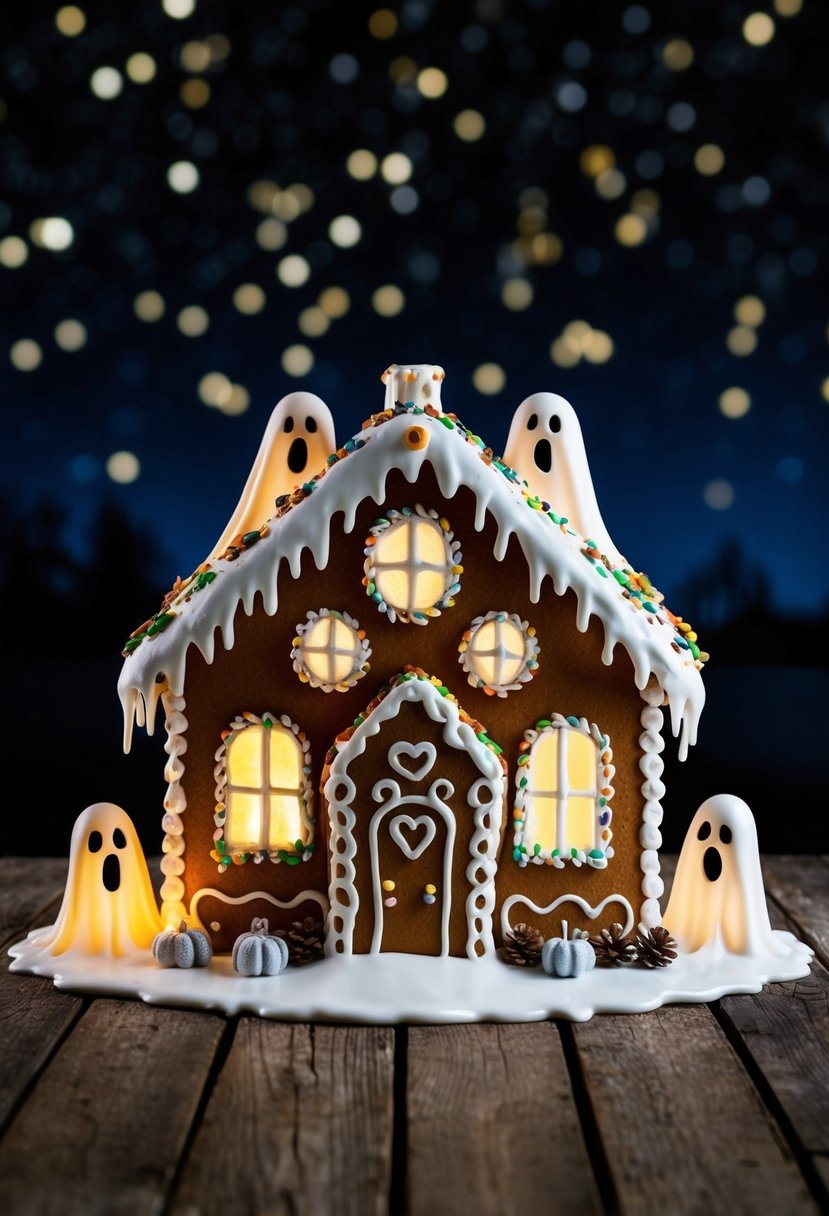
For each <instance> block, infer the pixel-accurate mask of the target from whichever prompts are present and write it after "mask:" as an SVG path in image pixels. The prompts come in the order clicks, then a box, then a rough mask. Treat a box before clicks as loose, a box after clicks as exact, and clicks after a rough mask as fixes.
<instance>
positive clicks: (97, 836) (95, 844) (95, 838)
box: [86, 832, 104, 853]
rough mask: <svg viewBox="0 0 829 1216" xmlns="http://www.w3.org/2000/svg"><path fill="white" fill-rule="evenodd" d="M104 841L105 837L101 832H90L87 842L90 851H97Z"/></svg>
mask: <svg viewBox="0 0 829 1216" xmlns="http://www.w3.org/2000/svg"><path fill="white" fill-rule="evenodd" d="M103 843H104V838H103V836H102V835H101V833H100V832H90V833H89V840H88V841H87V842H86V847H87V848H88V849H89V851H90V853H97V852H98V850H99V849H100V847H101V845H102V844H103Z"/></svg>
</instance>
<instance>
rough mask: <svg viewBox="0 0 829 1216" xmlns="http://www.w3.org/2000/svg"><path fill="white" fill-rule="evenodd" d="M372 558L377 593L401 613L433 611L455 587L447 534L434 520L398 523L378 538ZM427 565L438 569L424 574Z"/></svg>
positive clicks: (414, 520)
mask: <svg viewBox="0 0 829 1216" xmlns="http://www.w3.org/2000/svg"><path fill="white" fill-rule="evenodd" d="M372 558H373V562H374V568H375V583H376V586H377V590H378V591H379V592H380V594H381V595H382V597H383V599H384V600H385V601H386V603H387V604H390V605H391V607H392V608H394V609H396V610H397V611H398V612H423V611H424V610H425V609H426V608H431V607H433V606H434V605H435V604H436V603H437V602H438V601H439V600H440V599H441V597H442V596H443V594H444V592H445V591H446V588H447V587H448V586H449V585H450V583H451V579H452V573H451V561H450V560H449V558H448V557H447V552H446V541H445V539H444V536H443V531H442V529H441V527H440V525H439V524H437V523H435V522H434V521H432V520H427V519H403V520H398V521H397V522H395V523H394V524H392V526H391V527H390V528H389V529H388V530H387V531H385V532H383V533H381V534H380V535H379V536H378V537H377V543H376V545H375V546H374V552H373V555H372ZM424 565H426V566H436V567H438V569H436V570H423V569H421V568H420V567H422V566H424ZM390 566H392V567H395V568H394V569H389V567H390Z"/></svg>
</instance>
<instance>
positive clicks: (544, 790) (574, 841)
mask: <svg viewBox="0 0 829 1216" xmlns="http://www.w3.org/2000/svg"><path fill="white" fill-rule="evenodd" d="M531 757H532V759H531V763H530V777H529V782H530V784H529V787H528V790H527V815H526V820H525V827H524V844H525V845H526V847H527V850H528V852H532V849H533V846H534V845H535V844H539V845H540V846H541V848H542V849H543V850H545V851H552V850H553V849H561V850H568V849H583V850H584V851H585V852H587V853H589V852H590V850H591V849H593V848H595V845H596V798H597V795H598V790H597V788H596V778H597V755H596V745H595V743H594V742H593V740H592V739H590V738H588V737H587V735H583V734H582V733H581V731H577V730H573V729H569V728H567V727H561V728H559V729H556V730H549V731H545V732H543V733H542V734H541V735H539V737H538V739H537V740H536V742H535V743H534V744H533V747H532V752H531Z"/></svg>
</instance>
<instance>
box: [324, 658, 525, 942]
mask: <svg viewBox="0 0 829 1216" xmlns="http://www.w3.org/2000/svg"><path fill="white" fill-rule="evenodd" d="M504 787H505V779H504V768H503V765H502V763H501V761H500V760H499V759H498V757H497V756H495V754H494V753H493V752H492V751H491V750H490V748H488V747H487V746H486V745H485V744H484V743H482V742H481V741H480V740H479V739H478V738H477V736H476V734H475V732H474V730H473V729H472V726H471V725H469V723H467V722H464V721H463V718H462V715H461V713H460V712H459V710H458V706H457V705H456V703H455V702H453V701H451V700H450V699H449V698H447V697H446V696H442V695H441V694H440V693H439V692H438V689H437V687H436V686H435V685H434V684H433V683H431V681H429V680H428V679H422V678H418V677H416V676H411V677H409V678H407V679H404V680H402V681H401V682H400V683H398V684H396V685H395V687H394V688H392V690H391V691H390V692H389V693H388V694H387V696H386V697H385V698H384V699H383V701H381V702H380V704H379V705H378V706H376V708H375V709H374V710H373V711H372V712H371V714H369V715H368V717H366V718H365V720H364V721H363V722H362V723H361V724H360V725H359V726H358V727H357V729H356V730H355V731H354V733H353V734H352V735H351V737H350V738H349V739H348V740H347V741H346V742H344V743H342V744H338V751H337V754H336V756H335V757H334V759H333V760H332V763H331V768H330V773H329V776H328V780H327V781H326V783H325V786H324V790H323V796H324V799H325V802H326V805H327V809H328V815H329V821H330V824H331V833H330V840H329V847H330V849H331V884H330V898H331V912H330V915H329V923H328V929H327V935H326V941H327V949H328V950H329V952H331V953H340V954H351V953H356V954H369V953H370V954H378V953H381V952H385V951H401V952H405V953H408V954H430V955H457V956H462V957H464V956H466V957H469V958H476V957H479V956H481V955H483V954H485V953H488V952H491V951H492V950H494V942H493V935H492V914H493V909H494V903H495V885H494V884H495V867H496V860H497V854H498V845H499V838H500V830H501V820H502V812H503V799H504Z"/></svg>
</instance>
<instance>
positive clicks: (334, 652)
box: [291, 608, 371, 692]
mask: <svg viewBox="0 0 829 1216" xmlns="http://www.w3.org/2000/svg"><path fill="white" fill-rule="evenodd" d="M296 634H297V635H296V637H295V638H294V648H293V650H292V651H291V658H292V659H293V663H294V671H295V672H296V673H297V675H298V676H299V678H300V680H302V682H303V683H304V684H310V685H311V687H312V688H321V689H322V690H323V692H335V691H336V692H346V691H347V690H348V689H349V688H353V687H354V685H355V684H356V683H357V681H358V680H360V679H362V677H363V676H364V675H365V674H366V672H367V671H368V669H369V662H368V660H369V656H370V655H371V647H370V646H369V643H368V638H367V637H366V635H365V631H364V630H362V629H361V628H360V626H359V623H358V622H357V621H355V620H354V618H353V617H352V616H349V615H348V613H347V612H336V611H335V610H334V609H333V608H321V609H320V611H319V612H309V613H308V614H307V619H306V620H305V622H304V623H303V624H301V625H297V630H296Z"/></svg>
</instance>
